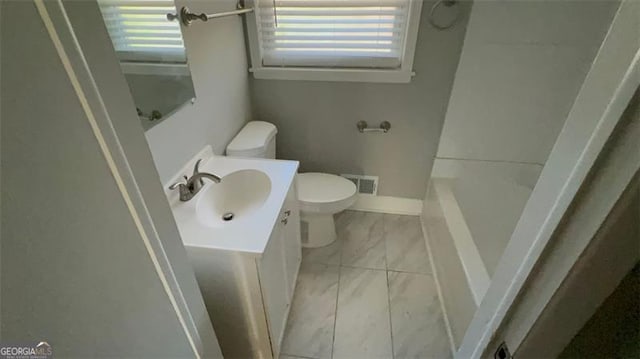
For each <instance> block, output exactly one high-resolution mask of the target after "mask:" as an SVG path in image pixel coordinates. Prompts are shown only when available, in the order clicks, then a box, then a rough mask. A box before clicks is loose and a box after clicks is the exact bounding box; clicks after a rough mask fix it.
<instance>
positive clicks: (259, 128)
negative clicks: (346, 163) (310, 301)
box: [227, 121, 357, 248]
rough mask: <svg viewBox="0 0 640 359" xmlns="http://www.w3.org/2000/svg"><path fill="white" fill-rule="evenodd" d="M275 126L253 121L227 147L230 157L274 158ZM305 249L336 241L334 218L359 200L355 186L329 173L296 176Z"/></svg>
mask: <svg viewBox="0 0 640 359" xmlns="http://www.w3.org/2000/svg"><path fill="white" fill-rule="evenodd" d="M277 132H278V130H277V129H276V126H274V125H273V124H271V123H269V122H264V121H251V122H249V123H247V124H246V125H245V126H244V128H242V130H240V132H239V133H238V134H237V135H236V137H234V138H233V140H232V141H231V142H230V143H229V145H228V146H227V156H236V157H254V158H275V149H276V138H275V137H276V134H277ZM296 178H297V179H296V182H297V183H296V187H297V191H298V201H299V204H300V220H301V224H300V225H301V232H302V233H301V237H302V246H303V247H312V248H313V247H322V246H326V245H328V244H330V243H331V242H333V241H335V240H336V229H335V223H334V221H333V215H334V214H336V213H338V212H341V211H344V210H345V209H347V208H349V207H350V206H351V205H352V204H353V203H354V202H355V200H356V192H357V189H356V185H355V184H354V183H353V182H351V181H349V180H348V179H346V178H343V177H340V176H336V175H332V174H328V173H317V172H309V173H300V174H298V176H297V177H296Z"/></svg>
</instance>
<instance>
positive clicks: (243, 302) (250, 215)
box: [165, 148, 301, 358]
mask: <svg viewBox="0 0 640 359" xmlns="http://www.w3.org/2000/svg"><path fill="white" fill-rule="evenodd" d="M199 158H201V159H203V160H202V163H201V165H200V169H199V170H200V171H202V172H210V173H214V174H216V175H218V176H220V177H221V178H222V181H221V182H220V183H218V184H216V183H212V182H208V183H205V187H203V189H202V190H201V192H200V193H198V194H196V196H195V197H194V198H193V199H192V200H190V201H187V202H182V201H180V200H179V199H178V196H177V193H175V192H177V191H170V190H168V189H166V194H167V196H168V198H169V202H170V204H171V208H172V210H173V213H174V217H175V219H176V222H177V224H178V228H179V230H180V234H181V237H182V240H183V242H184V245H185V248H186V250H187V254H188V256H189V259H190V261H191V264H192V265H193V268H194V271H195V274H196V278H197V281H198V284H199V286H200V290H201V292H202V296H203V298H204V301H205V305H206V307H207V311H208V312H209V316H210V317H211V321H212V322H213V326H214V329H215V332H216V335H217V337H218V341H219V342H220V346H221V348H222V352H223V355H224V356H225V357H229V358H278V357H279V355H280V345H281V342H282V337H283V335H284V330H285V326H286V321H287V317H288V314H289V309H290V306H291V300H292V297H293V292H294V289H295V283H296V277H297V274H298V269H299V267H300V261H301V244H300V217H299V209H298V200H297V196H296V188H295V185H296V183H295V175H296V172H297V168H298V162H295V161H275V160H264V159H240V158H231V157H221V156H213V154H212V153H211V150H210V148H206V149H205V150H203V152H201V153H200V154H198V155H197V156H196V157H194V159H193V160H192V161H190V162H189V163H188V164H187V165H186V166H185V167H184V168H183V170H182V171H181V172H180V173H178V174H177V175H176V176H175V178H174V180H180V179H181V178H183V176H184V175H186V176H190V175H191V174H192V168H193V164H194V163H195V161H196V160H197V159H199ZM171 183H173V182H171ZM167 187H168V186H166V185H165V188H167ZM229 217H232V219H231V220H226V219H228V218H229ZM194 320H195V321H196V323H195V324H196V325H197V318H194Z"/></svg>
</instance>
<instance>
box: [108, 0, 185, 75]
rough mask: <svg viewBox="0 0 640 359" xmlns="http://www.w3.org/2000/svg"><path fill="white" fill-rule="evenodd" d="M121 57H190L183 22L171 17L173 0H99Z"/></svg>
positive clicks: (162, 59) (144, 59)
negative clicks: (171, 19)
mask: <svg viewBox="0 0 640 359" xmlns="http://www.w3.org/2000/svg"><path fill="white" fill-rule="evenodd" d="M98 4H99V5H100V11H101V12H102V16H103V17H104V22H105V24H106V26H107V31H108V32H109V36H110V37H111V41H112V42H113V45H114V47H115V50H116V52H117V53H118V57H119V58H120V60H121V61H142V62H167V61H170V62H178V63H183V62H185V61H186V57H185V51H184V44H183V42H182V33H181V32H180V23H179V22H178V21H168V20H167V13H175V12H176V8H175V5H174V2H173V0H98Z"/></svg>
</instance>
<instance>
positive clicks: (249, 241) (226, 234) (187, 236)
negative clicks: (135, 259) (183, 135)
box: [164, 147, 299, 256]
mask: <svg viewBox="0 0 640 359" xmlns="http://www.w3.org/2000/svg"><path fill="white" fill-rule="evenodd" d="M198 158H201V159H202V162H201V163H200V172H210V173H213V174H216V175H218V176H220V177H222V181H224V180H225V178H224V176H225V175H228V174H231V173H234V172H236V171H241V170H246V169H253V170H258V171H261V172H264V174H266V175H267V176H268V177H269V179H270V181H271V191H270V193H269V195H268V197H267V198H266V200H265V202H264V204H263V205H262V207H261V208H260V209H259V210H258V211H257V212H256V213H254V214H252V215H251V216H250V217H249V218H244V219H242V218H239V219H238V220H237V221H236V220H235V219H234V220H233V221H232V222H229V223H228V224H225V225H224V226H220V227H212V226H207V225H205V224H203V223H202V222H201V221H200V220H198V216H197V213H196V208H197V206H198V201H200V200H206V197H205V196H203V195H204V194H205V192H206V191H207V190H208V189H209V188H208V187H209V186H216V185H217V184H216V183H213V182H211V181H205V184H204V187H203V188H202V189H201V190H200V192H199V193H198V194H196V195H195V197H194V198H193V199H191V200H190V201H187V202H181V201H180V200H179V196H178V191H177V190H169V189H168V187H169V185H170V184H171V183H174V182H177V181H179V180H180V179H181V178H182V177H183V176H184V175H187V176H190V175H191V174H192V171H193V166H194V164H195V161H197V159H198ZM298 164H299V163H298V162H297V161H283V160H271V159H258V158H236V157H226V156H215V155H213V153H212V151H211V148H210V147H207V148H205V149H204V150H203V151H201V152H200V153H198V155H196V156H195V157H194V158H193V159H192V160H191V161H189V163H187V164H186V165H185V166H184V167H183V169H182V170H181V171H179V172H178V173H177V174H176V175H175V176H174V177H173V178H172V180H171V181H169V182H167V183H166V184H165V185H164V189H165V194H166V195H167V198H168V200H169V204H170V206H171V210H172V211H173V215H174V218H175V220H176V223H177V225H178V230H179V231H180V236H181V237H182V241H183V243H184V245H185V246H190V247H198V248H209V249H219V250H229V251H236V252H246V253H251V254H255V255H258V256H259V255H261V254H262V253H264V250H265V248H266V246H267V243H268V241H269V237H270V235H271V232H272V231H273V228H274V226H275V224H276V221H277V220H279V218H280V215H281V213H280V212H281V208H282V205H283V203H284V201H285V198H286V197H287V193H288V190H289V188H290V187H291V186H292V184H293V181H294V179H295V175H296V172H297V170H298Z"/></svg>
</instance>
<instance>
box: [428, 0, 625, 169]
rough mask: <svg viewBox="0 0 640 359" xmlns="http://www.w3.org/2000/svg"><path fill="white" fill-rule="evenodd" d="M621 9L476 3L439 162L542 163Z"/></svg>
mask: <svg viewBox="0 0 640 359" xmlns="http://www.w3.org/2000/svg"><path fill="white" fill-rule="evenodd" d="M617 5H618V3H617V2H616V1H609V0H600V1H599V0H595V1H592V0H585V1H538V0H536V1H511V0H493V1H478V2H476V3H475V4H474V6H473V10H472V13H471V17H470V19H469V25H468V30H467V35H466V37H465V42H464V49H463V51H462V55H461V59H460V65H459V67H458V71H457V73H456V78H455V83H454V85H453V90H452V93H451V100H450V101H449V107H448V110H447V115H446V120H445V124H444V128H443V130H442V136H441V139H440V145H439V147H438V157H439V158H454V159H460V158H462V159H477V160H492V161H509V162H524V163H533V164H539V165H544V163H545V162H546V159H547V156H548V155H549V152H550V151H551V147H552V146H553V144H554V142H555V140H556V137H557V135H558V133H559V131H560V129H561V128H562V125H563V124H564V120H565V118H566V116H567V114H568V112H569V109H570V108H571V105H572V103H573V100H574V98H575V96H576V94H577V92H578V90H579V88H580V86H581V84H582V82H583V80H584V77H585V75H586V73H587V71H588V69H589V66H590V64H591V62H592V61H593V57H594V56H595V53H596V51H597V50H598V48H599V46H600V43H601V42H602V39H603V38H604V35H605V33H606V30H607V29H608V26H609V24H610V22H611V19H612V18H613V15H614V12H615V10H616V9H617Z"/></svg>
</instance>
